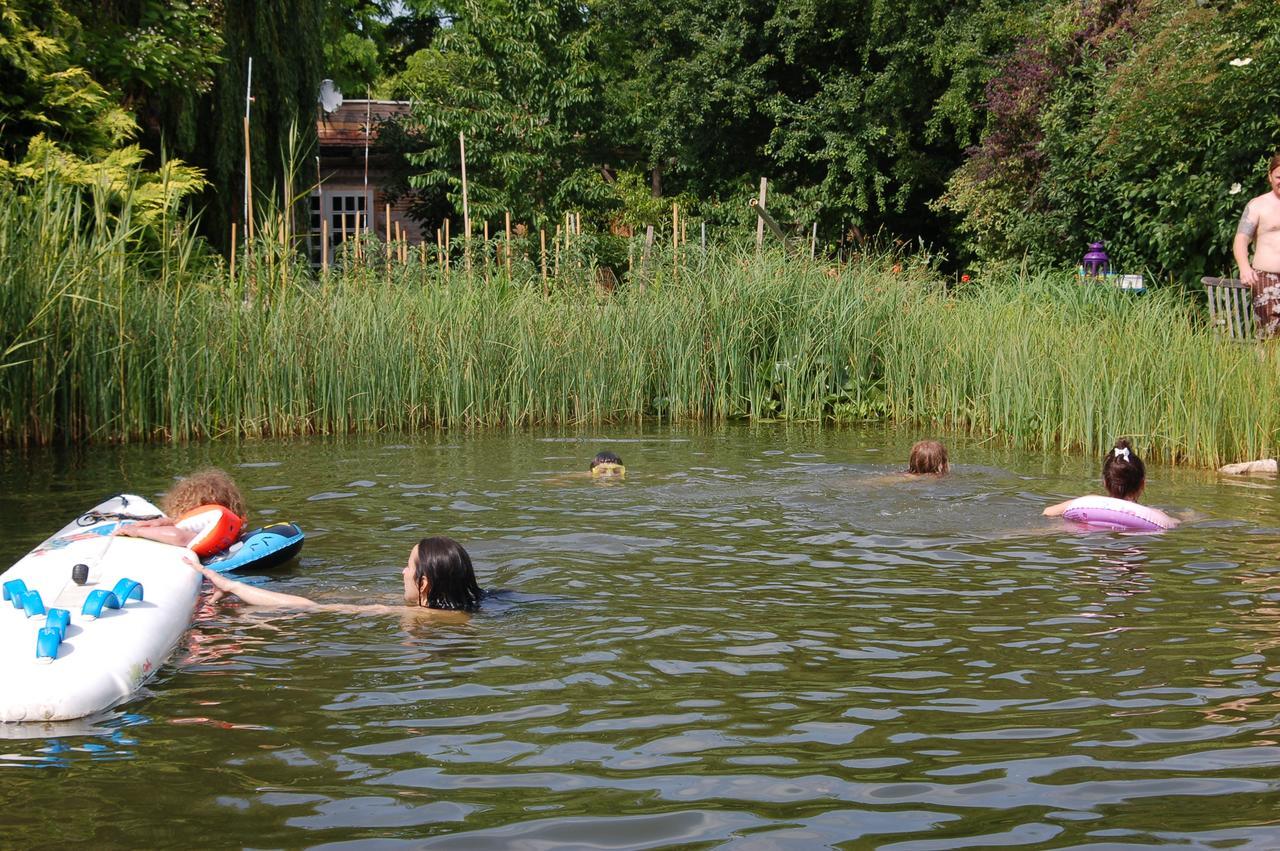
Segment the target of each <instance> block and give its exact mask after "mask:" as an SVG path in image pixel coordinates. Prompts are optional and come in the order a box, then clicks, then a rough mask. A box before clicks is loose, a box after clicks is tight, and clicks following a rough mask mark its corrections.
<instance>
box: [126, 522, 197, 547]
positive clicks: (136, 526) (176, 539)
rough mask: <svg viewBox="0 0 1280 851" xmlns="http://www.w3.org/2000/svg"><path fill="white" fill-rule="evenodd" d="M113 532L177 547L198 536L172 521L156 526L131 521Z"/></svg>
mask: <svg viewBox="0 0 1280 851" xmlns="http://www.w3.org/2000/svg"><path fill="white" fill-rule="evenodd" d="M111 534H112V535H114V536H117V537H121V538H146V539H147V540H149V541H159V542H160V543H162V544H172V545H174V546H175V547H185V546H186V545H187V544H189V543H191V540H192V539H193V538H195V536H196V533H195V532H193V531H192V530H190V529H182V528H180V527H178V526H174V525H173V524H172V523H166V524H157V525H155V526H143V525H142V524H140V523H130V524H128V525H127V526H119V527H117V528H115V529H113V530H111Z"/></svg>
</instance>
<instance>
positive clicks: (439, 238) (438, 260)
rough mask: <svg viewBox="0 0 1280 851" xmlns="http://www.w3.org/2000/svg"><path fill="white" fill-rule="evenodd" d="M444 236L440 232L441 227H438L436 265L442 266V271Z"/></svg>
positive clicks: (441, 269) (441, 267)
mask: <svg viewBox="0 0 1280 851" xmlns="http://www.w3.org/2000/svg"><path fill="white" fill-rule="evenodd" d="M443 239H444V237H443V236H442V235H441V234H440V228H436V265H437V266H439V267H440V271H441V272H443V271H444V242H443Z"/></svg>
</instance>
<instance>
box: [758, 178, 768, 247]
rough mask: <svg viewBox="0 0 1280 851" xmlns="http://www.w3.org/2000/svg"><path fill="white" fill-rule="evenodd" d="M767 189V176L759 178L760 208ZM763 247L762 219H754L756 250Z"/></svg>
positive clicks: (762, 207) (762, 206) (762, 205)
mask: <svg viewBox="0 0 1280 851" xmlns="http://www.w3.org/2000/svg"><path fill="white" fill-rule="evenodd" d="M768 191H769V178H767V177H762V178H760V209H762V210H763V209H764V208H765V206H764V199H765V196H766V195H767V194H768ZM763 247H764V219H761V218H759V217H757V219H756V251H757V252H758V251H760V249H761V248H763Z"/></svg>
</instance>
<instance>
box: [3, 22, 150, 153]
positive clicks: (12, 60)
mask: <svg viewBox="0 0 1280 851" xmlns="http://www.w3.org/2000/svg"><path fill="white" fill-rule="evenodd" d="M79 36H80V25H79V21H78V20H77V19H76V18H75V16H73V15H71V14H69V13H68V12H67V11H66V10H65V9H63V8H62V6H60V5H59V4H58V3H51V2H26V0H6V2H4V3H2V4H0V128H3V132H2V133H0V158H3V159H6V160H9V161H17V160H21V159H22V158H23V157H25V156H26V154H27V150H28V147H29V146H30V144H31V141H32V140H33V139H35V138H36V137H40V136H43V137H45V138H47V139H48V140H50V141H51V142H53V143H55V144H56V145H58V146H59V147H60V148H61V149H63V150H65V151H67V152H69V153H71V154H74V155H77V156H81V157H98V156H103V155H105V154H106V153H107V152H109V151H111V150H112V149H114V148H117V147H119V146H121V145H122V144H124V143H125V142H126V141H127V140H128V139H129V138H130V137H131V136H132V135H133V133H134V131H135V130H136V125H135V124H134V122H133V120H132V118H131V117H130V116H129V114H128V112H127V111H125V110H124V109H123V108H121V106H120V105H119V104H117V103H116V102H115V101H113V100H112V99H111V97H110V96H109V95H108V94H107V92H106V90H105V89H103V88H102V86H101V85H100V84H99V83H98V81H97V80H95V79H94V78H93V77H92V76H91V75H90V74H89V72H88V71H86V70H85V69H84V68H83V67H81V66H78V65H76V64H75V62H74V60H73V57H72V53H71V44H72V43H73V42H74V41H76V40H77V39H78V38H79Z"/></svg>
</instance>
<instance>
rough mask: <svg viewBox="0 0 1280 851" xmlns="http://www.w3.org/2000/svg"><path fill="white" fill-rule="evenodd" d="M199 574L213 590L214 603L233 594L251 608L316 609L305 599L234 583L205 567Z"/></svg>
mask: <svg viewBox="0 0 1280 851" xmlns="http://www.w3.org/2000/svg"><path fill="white" fill-rule="evenodd" d="M200 572H201V573H203V574H204V578H205V579H208V580H209V582H210V584H212V585H213V587H214V589H215V594H214V597H213V601H214V602H217V601H218V600H221V599H222V598H223V597H225V596H226V595H228V594H235V595H236V596H237V597H239V598H240V599H241V600H243V601H244V602H246V603H248V604H249V605H251V606H266V607H268V608H272V609H314V608H316V602H315V601H314V600H308V599H307V598H306V597H299V596H297V595H296V594H281V593H280V592H279V591H268V590H266V589H265V588H258V587H255V586H253V585H246V584H245V583H243V582H236V581H235V580H234V579H231V578H229V577H227V576H223V575H222V574H221V573H218V572H217V571H216V570H210V569H209V568H207V567H201V568H200Z"/></svg>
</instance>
